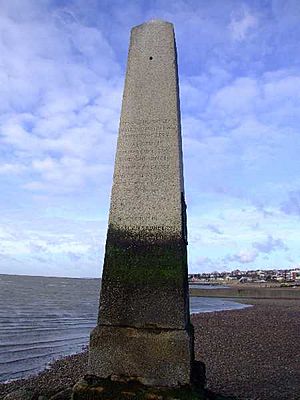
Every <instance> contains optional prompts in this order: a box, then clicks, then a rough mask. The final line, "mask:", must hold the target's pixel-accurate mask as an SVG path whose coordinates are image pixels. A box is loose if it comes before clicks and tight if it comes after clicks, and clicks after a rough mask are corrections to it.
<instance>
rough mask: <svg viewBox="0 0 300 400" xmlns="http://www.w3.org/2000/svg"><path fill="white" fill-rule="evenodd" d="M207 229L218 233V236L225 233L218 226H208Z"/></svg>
mask: <svg viewBox="0 0 300 400" xmlns="http://www.w3.org/2000/svg"><path fill="white" fill-rule="evenodd" d="M206 228H207V229H209V230H210V231H211V232H213V233H216V234H218V235H222V234H223V232H222V231H221V230H220V229H219V228H218V227H217V226H216V225H213V224H208V225H206Z"/></svg>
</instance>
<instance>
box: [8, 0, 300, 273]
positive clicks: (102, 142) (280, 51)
mask: <svg viewBox="0 0 300 400" xmlns="http://www.w3.org/2000/svg"><path fill="white" fill-rule="evenodd" d="M154 18H155V19H156V18H159V19H163V20H167V21H170V22H172V23H173V24H174V26H175V34H176V41H177V50H178V67H179V80H180V98H181V113H182V135H183V152H184V176H185V191H186V202H187V206H188V208H187V212H188V235H189V246H188V255H189V272H190V273H195V272H208V271H216V270H219V271H223V270H232V269H236V268H239V269H241V270H246V269H267V268H270V269H271V268H292V267H295V266H297V265H299V263H300V246H299V243H300V173H299V172H300V157H299V154H300V140H299V129H300V112H299V110H300V51H299V43H300V2H299V1H298V0H273V1H271V0H259V1H256V0H248V1H241V0H227V1H224V0H210V1H206V0H205V1H204V0H198V1H196V0H195V1H187V0H186V1H184V0H178V1H176V0H168V1H151V0H147V1H130V0H97V1H96V0H39V1H36V0H0V91H1V96H0V216H1V217H0V273H11V274H29V275H47V276H71V277H99V276H100V275H101V271H102V263H103V255H104V254H103V253H104V245H105V239H106V230H107V221H108V210H109V198H110V190H111V185H112V175H113V164H114V156H115V150H116V141H117V133H118V123H119V118H120V107H121V97H122V91H123V85H124V78H125V71H126V61H127V52H128V44H129V35H130V29H131V28H132V27H133V26H135V25H139V24H141V23H143V22H145V21H148V20H150V19H154Z"/></svg>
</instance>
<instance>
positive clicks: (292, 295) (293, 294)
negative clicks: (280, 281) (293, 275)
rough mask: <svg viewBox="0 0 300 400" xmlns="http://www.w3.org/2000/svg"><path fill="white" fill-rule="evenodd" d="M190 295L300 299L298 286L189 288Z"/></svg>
mask: <svg viewBox="0 0 300 400" xmlns="http://www.w3.org/2000/svg"><path fill="white" fill-rule="evenodd" d="M190 296H194V297H221V298H232V299H238V298H244V299H274V300H275V299H281V300H296V299H300V287H296V288H289V287H288V288H278V287H277V288H271V287H257V286H250V287H248V286H246V287H245V286H233V287H229V288H214V290H211V289H205V288H190Z"/></svg>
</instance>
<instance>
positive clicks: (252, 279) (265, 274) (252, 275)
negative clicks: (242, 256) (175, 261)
mask: <svg viewBox="0 0 300 400" xmlns="http://www.w3.org/2000/svg"><path fill="white" fill-rule="evenodd" d="M189 282H190V283H220V284H221V283H280V284H290V283H295V284H297V285H298V284H299V285H300V268H293V269H268V270H261V269H259V270H249V271H240V270H239V269H235V270H233V271H231V272H226V271H224V272H217V271H215V272H204V273H197V274H189Z"/></svg>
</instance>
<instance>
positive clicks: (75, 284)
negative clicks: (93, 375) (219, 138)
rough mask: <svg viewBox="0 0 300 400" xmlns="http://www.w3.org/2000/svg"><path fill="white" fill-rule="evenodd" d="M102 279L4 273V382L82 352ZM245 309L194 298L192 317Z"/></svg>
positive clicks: (0, 286)
mask: <svg viewBox="0 0 300 400" xmlns="http://www.w3.org/2000/svg"><path fill="white" fill-rule="evenodd" d="M99 287H100V281H99V279H72V278H48V277H34V276H18V275H0V382H3V381H7V380H11V379H18V378H25V377H27V376H29V375H32V374H35V373H37V372H39V371H41V370H42V369H44V368H45V367H46V366H47V364H48V363H49V362H50V361H53V360H56V359H58V358H61V357H63V356H66V355H70V354H74V353H77V352H80V351H81V350H82V349H83V348H84V347H85V346H86V345H87V344H88V341H89V333H90V331H91V329H92V328H93V327H95V325H96V320H97V313H98V301H99ZM243 307H245V306H244V305H242V304H239V303H235V302H233V301H230V300H223V299H216V298H203V297H202V298H200V297H192V298H191V299H190V311H191V313H199V312H211V311H220V310H230V309H236V308H243Z"/></svg>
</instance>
